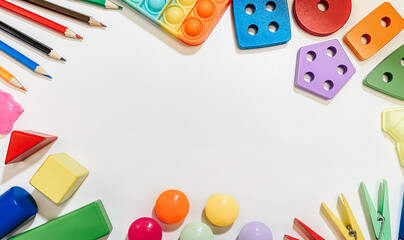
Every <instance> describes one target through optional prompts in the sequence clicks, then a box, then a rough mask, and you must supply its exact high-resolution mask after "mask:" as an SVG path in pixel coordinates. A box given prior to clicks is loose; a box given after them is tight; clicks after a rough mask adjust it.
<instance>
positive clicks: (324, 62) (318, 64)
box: [295, 39, 356, 99]
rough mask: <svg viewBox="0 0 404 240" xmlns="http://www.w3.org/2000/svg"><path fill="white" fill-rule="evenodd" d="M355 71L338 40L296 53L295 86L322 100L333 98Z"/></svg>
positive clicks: (306, 47) (304, 48)
mask: <svg viewBox="0 0 404 240" xmlns="http://www.w3.org/2000/svg"><path fill="white" fill-rule="evenodd" d="M355 72H356V70H355V68H354V66H353V65H352V63H351V61H350V60H349V58H348V56H347V55H346V53H345V51H344V49H343V48H342V46H341V44H340V43H339V41H338V40H335V39H334V40H329V41H325V42H321V43H315V44H312V45H308V46H305V47H302V48H300V49H299V51H298V54H297V65H296V76H295V85H296V86H297V87H299V88H301V89H304V90H306V91H308V92H311V93H313V94H316V95H318V96H319V97H322V98H325V99H331V98H333V97H334V96H335V95H336V94H337V93H338V92H339V90H341V88H342V87H343V86H344V85H345V83H347V82H348V80H349V79H350V78H351V77H352V76H353V75H354V74H355Z"/></svg>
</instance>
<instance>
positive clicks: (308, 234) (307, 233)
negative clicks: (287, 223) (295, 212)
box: [285, 218, 325, 240]
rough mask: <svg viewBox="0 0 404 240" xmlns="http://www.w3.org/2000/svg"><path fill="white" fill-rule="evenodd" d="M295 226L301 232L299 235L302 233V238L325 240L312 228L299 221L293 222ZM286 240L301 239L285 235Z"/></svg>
mask: <svg viewBox="0 0 404 240" xmlns="http://www.w3.org/2000/svg"><path fill="white" fill-rule="evenodd" d="M293 224H294V226H295V227H296V228H297V229H298V230H299V233H301V234H302V236H304V237H305V239H306V238H307V239H312V240H325V239H324V238H323V237H321V236H320V235H318V234H317V233H316V232H314V231H313V230H312V229H311V228H309V227H308V226H307V225H306V224H304V223H303V222H302V221H300V220H299V219H297V218H295V221H294V222H293ZM285 239H289V240H299V239H297V238H294V237H291V236H289V235H285Z"/></svg>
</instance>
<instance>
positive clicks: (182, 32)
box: [123, 0, 231, 46]
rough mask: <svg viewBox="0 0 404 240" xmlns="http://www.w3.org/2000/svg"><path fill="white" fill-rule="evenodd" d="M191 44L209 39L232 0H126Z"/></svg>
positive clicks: (125, 0) (131, 5) (198, 43)
mask: <svg viewBox="0 0 404 240" xmlns="http://www.w3.org/2000/svg"><path fill="white" fill-rule="evenodd" d="M123 2H125V3H126V4H127V5H128V6H130V7H131V8H133V9H135V10H136V11H138V12H139V13H141V14H142V15H144V16H145V17H147V18H149V19H150V20H151V21H153V22H154V23H156V24H157V25H159V26H160V27H162V28H164V29H165V30H167V31H168V32H170V33H171V34H172V35H174V36H175V37H177V38H178V39H180V40H181V41H183V42H184V43H186V44H188V45H193V46H194V45H200V44H202V43H203V42H205V41H206V39H207V38H208V37H209V35H210V33H211V32H212V30H213V29H214V28H215V26H216V24H217V23H218V22H219V20H220V18H221V17H222V15H223V14H224V12H225V11H226V9H227V7H228V6H229V5H230V3H231V0H123Z"/></svg>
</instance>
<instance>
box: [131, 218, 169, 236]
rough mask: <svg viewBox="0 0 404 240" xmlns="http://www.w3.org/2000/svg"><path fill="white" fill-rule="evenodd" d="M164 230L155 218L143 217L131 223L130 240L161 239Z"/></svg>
mask: <svg viewBox="0 0 404 240" xmlns="http://www.w3.org/2000/svg"><path fill="white" fill-rule="evenodd" d="M162 236H163V231H162V230H161V227H160V225H159V224H158V222H157V221H156V220H154V219H153V218H148V217H142V218H139V219H137V220H136V221H134V222H133V223H132V225H130V227H129V232H128V238H129V240H161V238H162Z"/></svg>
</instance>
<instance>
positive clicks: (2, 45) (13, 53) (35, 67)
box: [0, 40, 52, 78]
mask: <svg viewBox="0 0 404 240" xmlns="http://www.w3.org/2000/svg"><path fill="white" fill-rule="evenodd" d="M0 50H1V51H3V52H5V53H7V54H8V55H9V56H11V57H12V58H14V59H15V60H17V61H19V62H20V63H22V64H24V65H25V66H26V67H27V68H29V69H31V70H32V71H34V72H35V73H38V74H41V75H44V76H45V77H48V78H52V77H51V76H49V75H48V74H47V73H46V72H45V70H44V69H43V68H42V67H41V66H39V64H38V63H36V62H34V61H32V60H31V59H29V58H28V57H27V56H25V55H24V54H22V53H20V52H19V51H17V50H15V49H14V48H12V47H10V46H9V45H7V44H6V43H4V42H3V41H1V40H0Z"/></svg>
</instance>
